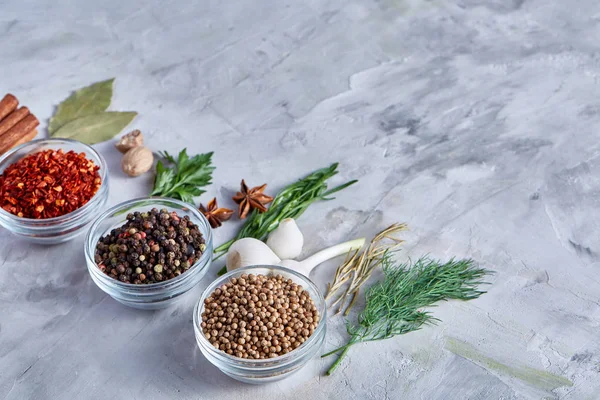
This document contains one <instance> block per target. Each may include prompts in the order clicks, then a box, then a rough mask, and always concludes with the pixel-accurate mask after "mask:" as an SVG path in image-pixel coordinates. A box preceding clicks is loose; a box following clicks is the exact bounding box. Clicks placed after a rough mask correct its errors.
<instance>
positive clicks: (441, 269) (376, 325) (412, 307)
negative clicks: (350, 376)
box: [323, 251, 491, 375]
mask: <svg viewBox="0 0 600 400" xmlns="http://www.w3.org/2000/svg"><path fill="white" fill-rule="evenodd" d="M392 254H393V252H389V251H387V252H386V253H385V254H384V256H383V258H382V260H381V263H382V265H383V273H384V278H383V280H382V281H380V282H378V283H376V284H375V285H373V286H372V287H371V288H370V289H369V290H368V291H367V294H366V304H365V308H364V310H363V311H362V312H361V313H360V315H359V316H358V320H357V322H356V323H355V324H352V323H348V324H347V326H346V327H347V330H348V334H349V335H350V340H349V341H348V343H347V344H346V345H344V346H342V347H340V348H338V349H336V350H333V351H330V352H329V353H327V354H324V355H323V357H327V356H329V355H332V354H334V353H336V352H338V351H342V353H341V355H340V357H339V358H338V359H337V360H336V362H335V363H334V364H333V365H332V366H331V368H329V370H328V371H327V375H330V374H331V373H333V371H335V369H336V368H337V367H338V366H339V364H340V361H341V360H342V358H343V357H344V356H345V355H346V354H347V352H348V349H349V348H350V346H353V345H354V344H356V343H363V342H372V341H377V340H384V339H389V338H392V337H394V336H396V335H403V334H405V333H409V332H413V331H416V330H419V329H421V328H422V327H423V326H424V325H426V324H432V323H435V322H436V321H438V319H437V318H434V317H433V316H432V315H431V313H429V312H427V311H423V308H425V307H432V306H433V305H434V304H435V303H437V302H438V301H443V300H451V299H454V300H472V299H476V298H478V297H479V296H481V295H482V294H484V293H485V292H484V291H481V290H478V289H477V287H478V286H479V285H481V284H484V283H486V282H484V281H483V278H484V277H485V276H486V275H489V274H491V271H488V270H486V269H483V268H477V267H476V266H475V263H474V262H473V260H454V259H452V260H450V261H448V262H446V263H442V262H440V261H437V260H432V259H430V258H428V257H423V258H420V259H419V260H417V261H416V262H415V263H414V264H412V265H411V263H400V264H397V263H395V262H394V260H393V259H392Z"/></svg>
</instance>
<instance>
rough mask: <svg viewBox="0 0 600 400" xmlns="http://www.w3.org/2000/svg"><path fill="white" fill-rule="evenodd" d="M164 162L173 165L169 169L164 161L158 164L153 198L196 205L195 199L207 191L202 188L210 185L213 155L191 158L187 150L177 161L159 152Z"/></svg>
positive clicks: (182, 151)
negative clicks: (176, 200)
mask: <svg viewBox="0 0 600 400" xmlns="http://www.w3.org/2000/svg"><path fill="white" fill-rule="evenodd" d="M159 155H160V156H161V157H163V158H164V161H165V162H167V163H169V164H170V165H172V167H167V166H165V165H164V164H163V162H162V161H159V162H158V164H156V178H155V180H154V189H153V190H152V193H151V195H152V196H162V197H173V198H176V199H180V200H182V201H184V202H186V203H191V204H194V197H197V196H200V195H201V194H202V193H204V192H205V191H204V190H202V189H201V187H204V186H207V185H210V183H211V179H212V172H213V171H214V169H215V167H213V166H212V164H211V162H212V155H213V153H212V152H210V153H205V154H198V155H195V156H194V157H192V158H190V157H189V156H188V154H187V149H183V150H181V151H180V152H179V156H178V157H177V159H175V157H173V156H171V155H170V154H169V153H167V152H166V151H165V152H159Z"/></svg>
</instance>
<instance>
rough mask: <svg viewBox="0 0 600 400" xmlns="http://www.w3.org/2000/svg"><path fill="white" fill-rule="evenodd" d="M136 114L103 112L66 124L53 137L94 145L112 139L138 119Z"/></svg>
mask: <svg viewBox="0 0 600 400" xmlns="http://www.w3.org/2000/svg"><path fill="white" fill-rule="evenodd" d="M136 115H137V113H136V112H113V111H108V112H103V113H99V114H92V115H88V116H85V117H81V118H77V119H75V120H73V121H71V122H68V123H67V124H65V125H64V126H63V127H62V128H60V129H59V130H58V131H57V132H56V133H55V134H54V135H53V136H54V137H61V138H69V139H75V140H79V141H80V142H83V143H86V144H94V143H100V142H104V141H106V140H109V139H112V138H113V137H115V136H116V135H118V134H119V133H120V132H121V131H122V130H123V128H125V127H126V126H127V125H129V123H130V122H131V121H133V119H134V118H135V117H136Z"/></svg>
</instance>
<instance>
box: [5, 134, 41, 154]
mask: <svg viewBox="0 0 600 400" xmlns="http://www.w3.org/2000/svg"><path fill="white" fill-rule="evenodd" d="M37 134H38V130H37V129H34V130H32V131H31V132H29V133H28V134H26V135H25V136H23V137H22V138H21V139H20V140H17V142H16V143H15V144H13V145H12V147H11V149H12V148H13V147H17V146H18V145H21V144H23V143H27V142H30V141H32V140H33V139H35V137H36V136H37ZM9 150H10V149H9Z"/></svg>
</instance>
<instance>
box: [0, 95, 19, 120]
mask: <svg viewBox="0 0 600 400" xmlns="http://www.w3.org/2000/svg"><path fill="white" fill-rule="evenodd" d="M18 105H19V100H17V98H16V97H15V96H13V95H12V94H10V93H9V94H7V95H6V96H4V98H3V99H2V100H1V101H0V120H2V119H3V118H4V117H6V116H7V115H8V114H10V113H11V112H13V111H15V110H16V109H17V106H18Z"/></svg>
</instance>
